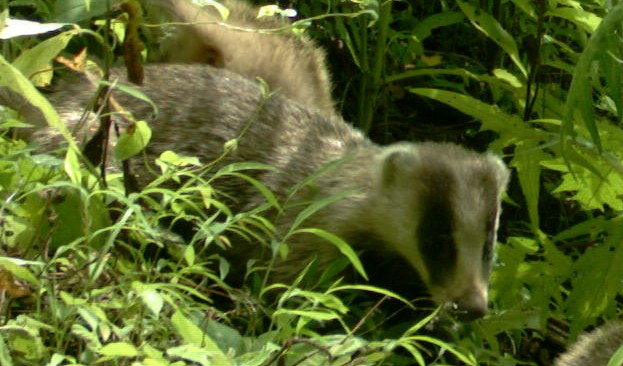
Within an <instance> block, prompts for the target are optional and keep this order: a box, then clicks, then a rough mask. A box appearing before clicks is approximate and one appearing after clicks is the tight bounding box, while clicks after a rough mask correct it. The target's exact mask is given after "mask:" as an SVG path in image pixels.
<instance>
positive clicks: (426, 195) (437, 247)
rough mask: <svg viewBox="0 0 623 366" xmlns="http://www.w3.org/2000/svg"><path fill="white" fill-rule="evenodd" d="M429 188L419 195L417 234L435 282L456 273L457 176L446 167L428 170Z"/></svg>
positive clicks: (439, 281)
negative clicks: (455, 202)
mask: <svg viewBox="0 0 623 366" xmlns="http://www.w3.org/2000/svg"><path fill="white" fill-rule="evenodd" d="M427 173H428V174H427V177H426V178H427V181H428V182H427V183H428V184H427V190H426V191H424V192H422V195H421V196H420V197H419V203H420V207H419V211H420V212H419V214H420V217H421V219H420V222H419V223H418V229H417V233H416V235H417V238H416V240H417V241H416V242H417V243H418V246H419V249H420V253H422V257H423V258H424V262H425V264H426V268H427V270H428V273H429V274H430V278H431V281H432V282H433V283H443V282H444V280H445V279H448V278H451V277H452V276H453V275H454V269H455V267H456V256H457V251H456V244H455V240H454V236H453V232H454V217H453V209H452V203H451V201H452V197H453V196H454V194H453V191H454V180H453V177H452V175H451V174H450V173H449V172H447V171H443V170H438V171H429V172H427Z"/></svg>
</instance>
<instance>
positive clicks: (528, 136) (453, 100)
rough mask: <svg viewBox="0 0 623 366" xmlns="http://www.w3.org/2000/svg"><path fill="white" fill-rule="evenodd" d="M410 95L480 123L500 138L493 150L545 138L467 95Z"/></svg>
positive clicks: (425, 92) (415, 90)
mask: <svg viewBox="0 0 623 366" xmlns="http://www.w3.org/2000/svg"><path fill="white" fill-rule="evenodd" d="M408 90H409V91H410V92H411V93H414V94H418V95H421V96H425V97H428V98H432V99H435V100H437V101H440V102H442V103H445V104H447V105H449V106H451V107H453V108H456V109H457V110H459V111H461V112H463V113H465V114H467V115H469V116H472V117H474V118H475V119H477V120H479V121H481V122H482V127H481V130H492V131H495V132H497V133H498V134H499V135H500V137H499V139H497V140H496V141H495V142H494V143H493V144H492V145H493V146H494V147H495V149H494V150H501V148H502V147H506V146H510V145H513V144H516V143H517V142H518V141H523V140H540V139H544V138H545V137H546V134H545V133H544V132H542V131H539V130H536V129H533V128H529V127H527V126H526V124H525V123H524V122H523V121H522V120H521V119H520V118H519V117H517V116H516V115H510V114H507V113H504V112H502V111H501V110H500V109H499V108H498V107H496V106H493V105H490V104H487V103H484V102H482V101H480V100H478V99H476V98H474V97H471V96H469V95H464V94H460V93H455V92H451V91H447V90H441V89H430V88H409V89H408Z"/></svg>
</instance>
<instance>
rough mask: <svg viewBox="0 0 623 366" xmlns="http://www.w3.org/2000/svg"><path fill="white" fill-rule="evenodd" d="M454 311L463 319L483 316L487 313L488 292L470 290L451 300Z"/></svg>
mask: <svg viewBox="0 0 623 366" xmlns="http://www.w3.org/2000/svg"><path fill="white" fill-rule="evenodd" d="M451 307H452V311H453V313H454V314H455V316H456V317H457V318H458V319H459V320H461V321H470V320H476V319H478V318H482V317H483V316H485V315H486V314H487V310H488V307H487V293H486V292H482V291H474V290H472V291H468V292H466V293H464V294H462V295H461V296H459V297H458V298H456V299H454V300H453V301H452V302H451Z"/></svg>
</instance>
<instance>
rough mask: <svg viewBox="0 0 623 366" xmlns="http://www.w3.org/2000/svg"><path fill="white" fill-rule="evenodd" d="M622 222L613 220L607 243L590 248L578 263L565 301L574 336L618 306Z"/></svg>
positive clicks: (621, 267) (571, 332) (621, 259)
mask: <svg viewBox="0 0 623 366" xmlns="http://www.w3.org/2000/svg"><path fill="white" fill-rule="evenodd" d="M621 221H622V220H621V218H617V219H613V220H610V225H609V227H608V230H607V233H606V235H604V236H603V238H604V239H605V240H604V242H603V243H602V244H599V245H597V246H595V247H592V248H589V249H588V250H587V251H586V252H585V253H584V254H583V255H582V256H580V258H579V259H578V261H577V262H576V263H575V271H574V272H575V273H576V274H577V277H575V278H574V279H572V283H571V292H570V293H569V297H568V298H567V302H566V304H565V307H566V309H567V311H568V316H569V318H571V319H573V322H571V329H570V336H571V337H574V336H575V335H577V334H579V333H580V332H581V331H582V330H583V329H584V328H585V327H587V326H588V325H590V324H593V322H594V321H595V319H597V317H599V316H600V315H602V314H603V313H604V312H605V311H606V309H609V308H612V307H613V306H616V300H615V299H616V297H617V296H618V294H619V292H620V290H621V278H623V266H622V265H621V263H623V245H621V243H622V242H623V230H621V225H622V224H623V223H622V222H621ZM597 268H598V269H599V270H595V269H597ZM596 294H598V296H596Z"/></svg>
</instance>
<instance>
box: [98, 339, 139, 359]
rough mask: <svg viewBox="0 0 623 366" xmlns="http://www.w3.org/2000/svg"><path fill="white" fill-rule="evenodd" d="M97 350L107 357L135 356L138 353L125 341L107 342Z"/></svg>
mask: <svg viewBox="0 0 623 366" xmlns="http://www.w3.org/2000/svg"><path fill="white" fill-rule="evenodd" d="M97 352H98V353H100V354H102V355H104V356H108V357H136V356H138V355H139V354H140V353H139V351H138V349H136V347H135V346H134V345H133V344H131V343H127V342H113V343H108V344H106V345H104V346H103V347H102V348H100V349H99V350H98V351H97Z"/></svg>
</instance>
